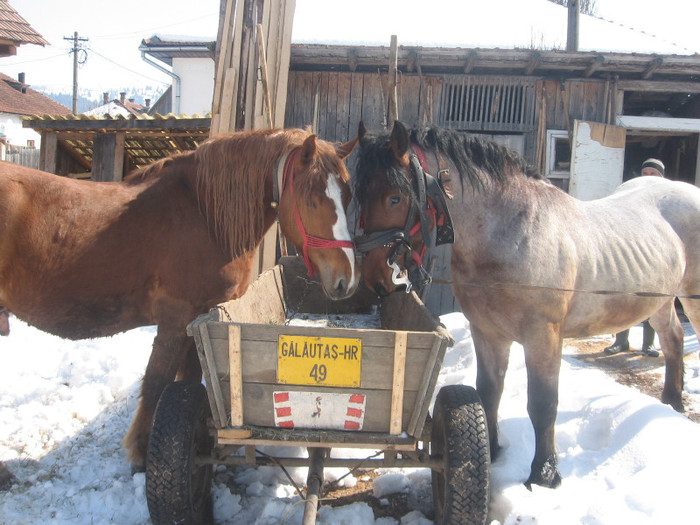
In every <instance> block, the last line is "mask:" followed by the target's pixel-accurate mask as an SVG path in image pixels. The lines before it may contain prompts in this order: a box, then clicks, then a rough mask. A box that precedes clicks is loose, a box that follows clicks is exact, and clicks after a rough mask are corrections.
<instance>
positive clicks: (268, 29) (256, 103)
mask: <svg viewBox="0 0 700 525" xmlns="http://www.w3.org/2000/svg"><path fill="white" fill-rule="evenodd" d="M222 2H226V5H222V6H221V8H220V13H221V15H222V16H220V20H219V39H220V41H221V44H220V46H219V50H218V56H217V63H216V78H215V82H214V97H213V103H212V126H211V132H210V136H215V135H218V134H219V133H226V132H230V131H235V130H241V129H258V128H262V127H283V126H284V114H285V104H286V100H287V80H288V76H289V61H290V57H291V40H292V23H293V20H294V9H295V6H296V1H295V0H222ZM258 70H260V71H261V75H258V74H257V71H258ZM276 230H277V229H276V228H271V229H270V231H269V232H268V234H267V235H266V236H265V238H264V239H263V242H262V244H261V247H260V249H259V250H258V254H257V260H256V262H254V263H253V270H252V276H251V277H252V278H253V279H254V278H255V277H256V276H257V275H258V274H259V273H260V272H261V271H263V270H264V269H266V268H270V267H272V266H274V265H275V263H276V262H277V261H276V259H277V249H276V247H277V243H278V240H277V231H276Z"/></svg>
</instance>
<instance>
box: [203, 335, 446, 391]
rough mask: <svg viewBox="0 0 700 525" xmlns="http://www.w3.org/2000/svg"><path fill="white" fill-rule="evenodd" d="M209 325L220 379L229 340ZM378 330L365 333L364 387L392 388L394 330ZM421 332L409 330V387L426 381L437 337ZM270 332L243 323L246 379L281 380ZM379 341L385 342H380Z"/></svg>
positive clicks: (415, 387)
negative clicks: (371, 334)
mask: <svg viewBox="0 0 700 525" xmlns="http://www.w3.org/2000/svg"><path fill="white" fill-rule="evenodd" d="M209 326H210V336H211V342H212V349H213V352H214V360H215V361H216V363H217V364H218V367H217V369H218V371H219V374H218V377H219V380H220V381H224V380H228V368H229V365H228V362H229V357H228V340H227V339H221V338H216V337H213V335H214V333H213V332H214V330H212V328H213V326H215V325H212V324H210V325H209ZM223 326H226V325H223ZM275 328H276V330H275V332H276V334H275V335H277V334H278V333H279V332H278V331H279V330H282V328H281V327H275ZM287 328H289V327H285V328H284V329H283V330H284V332H285V333H288V331H287ZM295 328H296V327H295ZM317 330H318V329H317ZM217 331H218V330H217ZM301 333H303V334H304V335H314V333H309V332H307V330H303V331H302V332H301ZM320 333H324V334H325V335H326V336H332V337H336V333H335V331H333V332H332V334H331V333H329V332H320ZM352 334H353V336H354V337H355V338H357V337H358V334H357V332H352ZM377 334H378V335H379V336H380V337H379V339H377V338H375V337H367V335H366V334H365V335H364V336H363V337H362V339H363V343H362V348H363V350H362V375H361V379H360V384H361V387H362V388H371V389H378V390H390V389H391V388H392V386H391V383H390V382H389V380H388V379H389V378H391V377H392V375H393V358H394V342H393V338H394V333H393V332H383V331H377ZM256 335H261V338H254V339H252V338H253V337H255V336H256ZM373 335H374V334H373ZM418 335H420V334H412V333H410V332H409V333H408V334H407V346H408V348H407V351H406V374H405V380H404V383H405V388H406V389H408V390H418V389H419V388H420V385H421V383H422V382H423V381H424V379H423V376H425V375H426V372H427V369H426V366H428V361H429V358H430V352H431V350H432V348H433V346H434V345H433V343H434V341H435V339H436V338H435V337H434V336H432V337H414V336H418ZM268 336H269V333H266V334H261V333H259V332H258V330H256V329H253V328H252V327H251V326H241V347H242V349H243V355H242V377H243V382H251V383H275V382H276V381H277V337H274V339H272V340H270V338H269V337H268ZM387 336H388V337H387ZM377 342H379V343H381V344H380V345H377V344H376V343H377ZM385 342H390V343H391V346H385V345H384V344H383V343H385ZM418 343H420V344H418Z"/></svg>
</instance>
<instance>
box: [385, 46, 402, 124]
mask: <svg viewBox="0 0 700 525" xmlns="http://www.w3.org/2000/svg"><path fill="white" fill-rule="evenodd" d="M398 54H399V45H398V39H397V37H396V35H391V55H390V58H389V114H388V118H387V124H388V126H389V127H391V126H393V125H394V121H396V120H399V107H398V100H397V85H398V76H397V74H398V73H397V72H398V59H399V56H398Z"/></svg>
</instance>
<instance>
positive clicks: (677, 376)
mask: <svg viewBox="0 0 700 525" xmlns="http://www.w3.org/2000/svg"><path fill="white" fill-rule="evenodd" d="M649 324H651V327H652V328H653V329H654V330H656V332H657V333H658V334H659V343H660V344H661V351H662V352H663V353H664V361H665V362H666V377H665V379H664V390H663V392H662V394H661V402H662V403H665V404H667V405H671V406H672V407H673V408H674V409H675V410H677V411H678V412H683V398H682V393H683V372H684V362H683V337H684V335H685V334H684V332H683V325H681V322H680V321H679V320H678V315H677V314H676V308H675V306H674V304H673V300H670V301H667V302H666V303H664V305H663V306H662V307H661V308H660V309H659V310H658V311H657V312H656V313H655V314H654V315H652V316H651V317H650V318H649Z"/></svg>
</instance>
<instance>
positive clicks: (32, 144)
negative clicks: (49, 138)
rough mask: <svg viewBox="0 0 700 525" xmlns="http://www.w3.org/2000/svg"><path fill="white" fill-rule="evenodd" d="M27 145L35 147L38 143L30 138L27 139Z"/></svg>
mask: <svg viewBox="0 0 700 525" xmlns="http://www.w3.org/2000/svg"><path fill="white" fill-rule="evenodd" d="M27 147H28V148H35V147H36V145H35V144H34V141H33V140H31V139H29V140H27Z"/></svg>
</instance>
